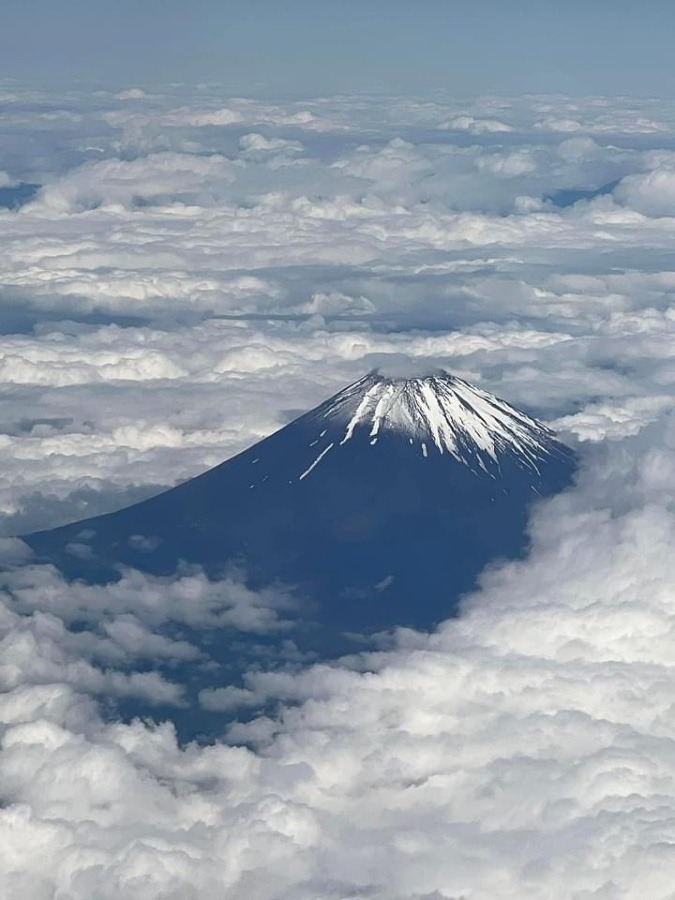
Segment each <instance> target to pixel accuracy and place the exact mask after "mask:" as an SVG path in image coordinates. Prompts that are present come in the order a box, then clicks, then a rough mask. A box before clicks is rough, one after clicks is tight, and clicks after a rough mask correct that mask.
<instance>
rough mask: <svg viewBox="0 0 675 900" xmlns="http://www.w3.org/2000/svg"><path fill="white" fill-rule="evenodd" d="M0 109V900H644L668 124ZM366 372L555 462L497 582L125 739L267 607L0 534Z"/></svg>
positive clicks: (666, 537)
mask: <svg viewBox="0 0 675 900" xmlns="http://www.w3.org/2000/svg"><path fill="white" fill-rule="evenodd" d="M0 104H1V105H2V110H3V117H2V120H1V122H0V138H1V141H0V147H2V151H1V153H0V170H1V171H0V198H4V201H6V206H7V208H6V209H3V210H0V250H1V251H2V252H1V253H0V304H1V309H2V318H1V328H0V392H1V396H2V400H3V404H2V412H1V414H0V447H1V448H2V456H3V471H2V473H1V474H0V516H1V518H0V534H2V535H3V536H4V537H2V538H1V539H0V557H1V558H2V561H3V563H4V566H5V571H4V574H3V575H2V576H1V580H0V601H1V603H0V686H1V687H2V691H3V693H2V695H1V696H0V722H1V723H2V726H1V731H2V739H1V740H2V743H1V749H0V800H1V805H0V882H1V884H2V890H3V892H4V893H3V897H7V898H8V900H15V898H17V900H18V898H21V900H24V898H30V900H54V898H56V900H91V898H96V900H113V898H125V900H126V898H130V900H159V898H167V900H169V898H170V900H198V898H199V900H203V898H222V900H317V898H321V900H324V898H326V900H328V898H331V900H356V898H367V900H460V898H461V900H500V898H504V900H507V898H508V900H512V898H514V897H517V898H519V900H551V898H574V900H590V898H596V900H627V898H630V900H633V898H634V900H638V898H639V900H665V898H669V897H672V896H673V883H674V882H675V553H673V548H675V416H674V415H673V412H672V410H673V398H674V397H675V304H674V303H673V297H674V295H675V107H672V106H667V105H664V104H662V103H659V102H656V101H646V100H645V101H635V100H629V99H626V98H617V99H612V98H609V99H608V98H583V99H575V98H569V97H557V96H556V97H538V96H527V97H520V98H518V99H515V100H511V99H508V98H503V97H485V98H482V99H480V100H477V101H473V102H471V103H458V102H455V101H453V100H452V99H451V98H447V97H445V98H444V97H436V98H434V99H433V100H432V99H428V98H427V99H426V100H424V101H422V100H416V99H406V98H382V97H377V98H370V97H343V98H327V99H315V100H312V101H308V102H303V103H298V102H290V101H289V102H284V103H281V104H279V103H266V102H262V101H260V100H253V99H245V98H231V97H228V96H227V93H226V92H224V91H222V90H221V89H219V88H218V87H216V86H213V85H202V86H200V87H199V88H197V89H190V90H188V89H187V88H183V87H180V86H174V87H172V88H170V89H167V90H166V91H165V92H163V93H162V94H161V95H160V94H150V93H145V92H143V91H142V90H140V89H137V88H129V89H126V90H124V91H121V92H120V93H117V94H115V93H112V92H111V93H106V92H103V91H99V92H97V93H94V94H90V93H84V92H82V93H76V92H73V93H72V94H69V95H64V94H62V93H61V94H59V95H58V97H57V96H52V95H49V94H48V93H41V92H36V91H28V90H18V89H17V88H16V86H12V85H5V87H4V89H3V90H2V92H0ZM25 185H33V186H34V187H32V188H28V189H27V188H25ZM22 186H23V187H22ZM19 198H20V199H19ZM376 366H381V367H383V368H385V369H386V368H388V367H390V368H392V369H396V370H398V371H401V370H405V369H406V367H410V369H411V371H412V370H413V369H420V368H422V369H425V368H426V369H431V368H435V367H438V366H442V367H445V368H447V369H449V370H450V371H452V372H454V373H456V374H458V375H460V376H463V377H465V378H467V379H469V380H470V381H473V382H475V383H477V384H479V385H480V386H481V387H484V388H487V389H488V390H492V391H494V392H495V393H497V394H499V395H501V396H503V397H505V398H506V399H508V400H509V401H511V402H513V403H515V404H516V405H520V406H523V407H525V408H527V409H528V411H531V412H533V413H534V414H535V415H537V416H539V417H540V418H542V419H544V420H545V421H547V422H548V423H549V424H551V425H552V426H553V427H555V428H556V429H558V430H559V431H560V433H561V434H562V436H563V437H564V438H566V439H567V440H568V441H570V442H572V443H574V445H575V446H576V447H577V448H578V449H579V452H580V455H581V460H582V468H581V472H580V475H579V480H578V484H577V485H576V486H575V487H574V488H573V489H572V490H570V491H569V492H567V493H566V494H564V495H562V496H559V497H557V498H555V499H553V500H550V501H548V502H546V503H543V504H541V505H540V506H539V507H538V508H537V509H536V511H535V512H534V514H533V519H532V523H531V534H532V550H531V553H530V555H529V557H528V558H527V559H526V560H523V561H519V562H511V563H504V564H500V565H495V566H494V567H492V568H491V569H490V570H489V571H488V572H486V573H485V574H484V576H483V578H482V580H481V584H480V585H479V586H478V588H477V590H476V591H475V592H474V593H473V594H472V595H471V596H469V597H467V598H466V599H465V602H464V608H463V613H462V615H461V616H460V617H459V618H458V619H453V620H449V621H447V622H445V623H444V624H442V625H441V626H440V627H439V628H438V629H437V630H436V631H435V632H433V633H432V634H421V633H416V632H410V631H406V630H401V631H400V632H398V633H397V634H395V635H392V636H391V637H390V638H389V640H388V641H387V642H386V645H383V649H382V650H381V651H380V652H377V653H368V654H364V655H363V656H361V657H354V658H350V659H346V660H343V661H341V662H340V663H339V664H325V663H324V664H320V665H309V664H307V663H306V662H303V661H302V660H300V659H298V660H297V661H296V662H293V660H292V653H290V651H289V664H288V666H287V667H286V668H285V669H283V670H276V671H264V670H256V671H252V672H251V673H250V674H249V676H248V678H247V679H246V683H245V686H244V688H243V689H239V690H238V692H237V693H236V695H234V694H233V693H232V692H231V691H230V693H229V694H228V695H227V697H228V702H230V701H232V702H233V704H234V705H235V706H236V704H237V703H240V704H242V706H243V707H244V708H246V709H249V710H250V709H251V708H253V709H255V708H256V706H262V705H264V704H267V706H266V708H267V709H268V710H270V709H272V710H274V709H276V712H275V713H274V714H271V715H267V716H260V717H258V718H254V719H253V720H252V721H248V722H244V721H243V719H242V723H241V724H237V725H234V726H233V727H232V728H230V729H229V731H228V732H227V733H226V734H223V736H222V739H221V740H219V741H217V742H215V743H213V744H211V745H208V746H200V745H197V744H193V745H189V746H181V745H180V744H179V742H178V741H177V739H176V735H175V731H174V729H173V726H172V725H171V722H170V721H168V720H164V721H161V720H160V721H158V722H151V721H144V722H143V721H138V720H135V721H124V720H123V719H122V718H121V717H120V716H119V715H118V714H117V712H116V711H117V709H118V705H119V704H120V703H124V701H125V700H128V699H129V698H138V699H142V700H143V701H145V702H150V703H153V702H154V703H157V704H158V705H160V706H161V707H162V708H163V709H164V708H166V707H170V706H171V705H174V706H176V707H179V706H180V705H181V704H182V703H184V702H185V700H184V697H183V691H182V687H181V684H180V681H179V679H173V680H172V679H171V678H169V677H165V676H164V675H159V674H157V673H156V672H154V671H153V663H156V664H157V665H158V666H159V665H160V664H161V666H162V672H164V671H166V670H167V666H168V667H169V669H170V666H171V664H172V663H173V664H175V666H176V667H179V666H181V665H185V664H190V663H191V662H194V664H199V665H204V664H208V660H205V659H204V658H203V650H198V649H197V648H196V647H195V646H194V645H193V644H192V643H191V640H190V634H191V633H194V630H195V629H226V630H228V631H229V632H231V633H234V634H236V632H237V631H242V632H247V633H253V634H265V633H266V632H268V631H270V630H274V629H283V627H284V616H285V612H286V610H287V609H289V607H290V605H292V598H291V596H290V595H289V594H286V593H284V591H283V590H282V589H280V588H279V587H278V586H270V588H269V589H265V590H263V591H253V590H251V589H250V587H249V586H248V585H247V583H246V573H245V572H239V571H233V572H232V573H230V574H229V575H228V577H227V578H225V579H223V580H221V581H217V582H210V581H209V580H208V579H206V578H205V577H204V576H203V574H202V573H200V572H199V571H182V572H178V573H176V577H175V578H168V579H159V578H151V577H149V576H145V575H142V574H141V573H138V572H126V573H125V574H124V576H123V577H122V579H121V580H120V581H119V582H118V583H116V584H114V585H109V586H98V587H95V586H91V585H85V584H79V583H75V584H71V583H68V582H67V580H65V579H64V577H63V576H62V575H61V573H59V572H58V571H57V570H55V569H53V568H51V567H48V566H44V565H38V564H36V563H35V561H34V560H31V558H30V556H29V554H28V552H27V548H26V547H25V545H24V544H22V543H21V542H20V541H19V540H17V539H16V538H15V537H14V536H15V535H19V534H21V533H26V532H28V531H31V530H35V529H39V528H44V527H49V526H50V525H54V524H57V523H61V522H65V521H70V520H74V519H77V518H81V517H85V516H87V515H93V514H96V513H98V512H102V511H106V510H110V509H113V508H116V507H120V506H123V505H125V504H128V503H131V502H133V501H135V500H137V499H140V498H142V497H145V496H148V495H149V494H150V493H153V492H156V491H157V490H159V489H161V488H162V487H165V486H168V485H172V484H175V483H176V482H177V481H180V480H183V479H186V478H188V477H190V476H192V475H194V474H196V473H198V472H200V471H203V470H204V469H205V468H207V467H209V466H211V465H214V464H216V463H218V462H220V461H221V460H223V459H225V458H227V457H229V456H231V455H233V454H234V453H236V452H238V451H240V450H242V449H244V448H245V447H247V446H249V445H250V444H252V443H254V442H255V441H256V440H258V439H260V438H261V437H263V436H265V435H267V434H269V433H270V432H272V431H273V430H275V429H276V428H278V427H280V426H282V425H283V424H285V423H286V422H287V421H290V420H291V419H292V418H293V417H294V416H295V415H296V414H298V413H299V412H301V411H303V410H305V409H308V408H310V407H312V406H314V405H316V404H317V403H318V402H319V401H321V400H323V399H325V398H326V397H327V396H329V395H330V394H331V393H333V392H334V391H335V390H338V389H339V388H341V387H343V386H344V385H345V384H346V383H348V382H349V381H352V380H355V379H356V378H358V377H360V376H361V375H362V374H363V373H364V372H365V371H367V370H369V369H371V368H373V367H376ZM411 602H419V603H423V602H424V597H418V598H412V600H411ZM226 688H227V684H226V683H224V684H223V689H226ZM222 696H223V695H222V694H221V695H220V697H218V696H215V695H213V694H210V695H206V696H203V697H202V703H203V705H204V707H205V708H206V709H209V708H210V705H211V707H212V708H221V707H222ZM274 701H279V704H280V705H279V706H278V707H275V706H274ZM160 718H161V717H160Z"/></svg>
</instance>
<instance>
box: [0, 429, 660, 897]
mask: <svg viewBox="0 0 675 900" xmlns="http://www.w3.org/2000/svg"><path fill="white" fill-rule="evenodd" d="M672 429H673V423H672V421H669V420H668V419H667V418H666V419H663V420H662V421H661V422H660V423H659V425H658V426H654V427H653V429H652V431H651V433H650V434H649V436H646V435H644V434H643V435H642V436H638V437H636V438H629V439H627V442H624V443H622V442H618V443H617V444H616V446H615V448H614V449H612V450H611V451H610V452H609V455H607V454H606V453H605V454H600V455H598V456H595V457H592V458H591V459H593V460H594V461H593V462H592V463H591V464H590V465H589V467H588V468H587V469H586V471H585V473H584V475H583V479H584V481H583V482H582V484H581V486H580V488H579V489H577V490H575V491H573V492H571V493H569V494H568V495H566V496H563V497H560V498H557V499H554V500H553V501H550V502H548V503H546V504H544V505H542V507H541V508H540V509H539V511H538V514H537V517H536V519H535V521H534V523H533V535H534V541H535V542H534V547H533V552H532V555H531V557H530V558H529V559H528V560H526V561H522V562H517V563H510V564H507V565H504V566H501V567H498V568H495V569H493V570H492V571H491V572H489V573H488V574H487V575H486V576H485V578H484V581H483V585H482V589H481V591H480V592H479V593H477V594H475V595H473V596H472V597H470V598H468V599H467V601H466V604H465V610H464V613H463V615H462V617H460V619H457V620H452V621H450V622H447V623H445V624H443V625H442V626H441V627H440V629H439V630H438V631H437V632H435V633H433V634H431V635H423V634H417V633H413V632H402V633H401V634H400V635H399V636H398V640H397V644H396V646H395V647H394V648H393V649H391V650H389V651H383V652H381V653H379V654H372V655H369V656H366V657H364V658H362V659H358V658H355V659H354V660H352V665H351V667H349V668H346V667H345V666H341V667H335V666H331V667H327V666H315V667H313V668H311V669H309V670H307V671H305V672H300V673H299V674H298V675H296V676H291V675H276V676H275V675H273V674H268V675H266V674H264V673H260V674H257V675H256V674H254V675H252V676H251V678H252V680H251V682H250V685H251V686H252V687H255V689H256V690H257V691H258V692H259V693H261V692H266V693H267V694H268V695H271V696H281V697H286V698H287V700H292V701H294V703H295V704H296V705H294V706H292V707H290V708H288V709H287V710H286V712H285V714H284V716H283V718H282V719H281V720H280V721H278V722H276V723H275V722H273V721H270V720H259V721H256V722H253V723H251V724H250V725H247V726H238V727H237V728H236V729H235V730H234V732H233V735H232V737H233V738H234V737H236V736H238V737H239V739H241V738H243V737H246V738H247V739H248V740H249V741H254V743H257V744H258V745H259V749H258V750H257V751H256V752H254V751H253V750H251V749H249V750H245V749H243V748H241V747H236V746H230V745H226V744H222V743H216V744H215V745H212V746H207V747H202V748H200V747H197V746H195V745H190V746H188V747H185V748H182V749H181V748H179V747H178V746H177V745H176V742H175V737H174V735H173V732H172V729H171V727H170V726H168V725H163V726H159V727H154V726H150V725H147V724H145V725H144V724H142V723H141V722H134V723H131V724H128V725H122V724H118V723H111V724H107V725H106V724H103V723H101V722H100V721H97V720H96V719H94V720H92V719H91V718H89V719H82V717H81V713H80V712H78V710H79V709H81V706H80V704H81V703H82V702H83V701H81V700H79V699H78V698H77V696H76V695H75V694H73V693H72V688H70V691H71V692H70V693H68V691H67V690H66V692H65V693H64V688H63V687H61V688H59V689H58V691H56V690H55V688H54V687H49V688H48V687H47V686H46V685H45V686H40V685H37V686H36V687H35V688H34V689H33V691H32V693H31V692H27V691H26V688H25V687H24V686H21V687H18V688H17V691H18V694H17V695H16V696H13V695H12V694H9V695H5V697H4V698H3V699H2V700H1V701H0V712H1V713H2V716H3V718H4V719H5V721H7V722H8V727H7V729H6V732H5V735H4V741H3V749H2V754H1V755H0V766H1V769H2V776H3V777H2V780H3V785H4V790H5V800H6V805H5V807H4V809H3V811H2V815H1V817H0V822H1V825H0V827H2V828H3V829H4V830H5V833H6V834H7V836H8V840H7V841H3V844H2V846H3V851H2V855H1V856H0V865H2V866H3V867H4V869H3V871H4V881H5V884H7V885H9V886H10V891H11V892H13V893H10V896H14V895H17V896H18V891H19V890H23V891H28V892H29V893H30V894H31V895H34V896H41V894H40V892H42V895H44V896H45V897H46V896H49V893H50V892H52V893H53V892H54V891H55V890H56V889H58V890H61V891H62V892H67V893H68V894H69V896H72V897H73V898H78V897H86V896H90V895H91V890H92V885H93V883H94V881H93V879H94V878H95V877H99V876H97V875H96V873H100V871H101V870H103V871H105V873H106V878H105V881H104V882H103V883H102V885H103V886H102V887H101V888H100V889H99V893H100V892H101V890H102V891H103V893H102V896H103V897H106V896H109V897H113V896H125V897H126V896H128V897H134V896H139V897H140V896H144V897H149V898H153V897H157V898H159V897H162V896H166V895H167V894H168V895H170V894H171V893H173V894H175V895H178V896H186V897H191V896H194V897H197V896H199V895H200V894H201V895H202V896H203V895H204V894H206V895H209V894H210V895H218V896H223V897H238V898H242V897H243V898H246V897H256V898H261V897H262V898H280V897H285V896H294V897H307V898H310V897H313V896H318V895H326V894H330V893H332V894H335V895H337V896H364V897H370V898H380V897H387V898H389V897H394V898H397V900H404V898H405V900H409V898H410V900H412V898H415V900H420V898H422V897H430V896H462V895H468V896H474V897H476V898H499V897H504V898H507V897H512V896H514V895H515V894H518V895H519V896H524V897H532V898H538V897H542V898H543V897H550V896H563V895H572V896H574V895H576V896H583V895H584V894H587V895H589V896H590V895H591V894H592V893H598V892H600V893H602V892H604V893H605V894H607V895H608V896H612V894H614V896H631V895H634V896H637V895H638V894H639V895H640V896H642V897H646V898H657V897H661V896H663V892H664V890H667V889H668V885H669V882H670V877H671V874H672V872H671V870H672V866H673V861H672V860H671V858H670V856H669V854H668V852H667V848H666V847H664V841H665V840H666V838H667V835H668V833H669V829H670V828H671V827H672V819H673V808H672V791H670V784H671V781H672V778H673V773H672V752H671V751H672V747H671V744H672V734H671V732H672V729H671V728H670V724H669V710H670V708H671V706H672V702H673V691H674V690H675V686H674V685H673V683H672V678H671V676H670V669H671V666H670V657H671V653H670V647H671V644H672V633H673V627H674V623H675V619H674V618H673V616H674V609H673V605H672V603H671V593H672V591H671V585H672V583H673V577H674V574H675V573H674V572H673V562H672V554H670V553H669V552H668V550H669V548H670V547H671V546H672V542H673V538H674V537H675V519H674V518H673V509H674V507H673V501H674V500H675V497H674V496H673V490H672V485H673V480H672V473H673V471H674V470H675V457H674V456H673V451H672ZM40 652H44V651H42V650H41V649H38V650H34V655H35V656H38V655H39V653H40ZM224 699H225V698H224V697H223V698H222V699H221V698H220V697H218V702H220V703H221V704H222V702H223V701H224ZM207 703H208V700H207ZM38 716H39V717H38ZM68 719H70V720H71V724H70V725H68V724H66V722H67V721H68ZM73 722H74V723H77V724H72V723H73ZM66 773H70V775H69V777H66ZM73 773H74V775H73ZM10 829H11V830H10ZM617 834H619V835H620V834H629V835H630V839H629V840H628V841H618V840H617V837H616V836H617ZM10 835H16V837H11V838H10ZM38 847H39V848H40V852H39V854H38V853H37V852H36V849H35V848H38ZM392 848H394V849H395V851H396V852H394V853H393V852H392ZM99 882H100V877H99Z"/></svg>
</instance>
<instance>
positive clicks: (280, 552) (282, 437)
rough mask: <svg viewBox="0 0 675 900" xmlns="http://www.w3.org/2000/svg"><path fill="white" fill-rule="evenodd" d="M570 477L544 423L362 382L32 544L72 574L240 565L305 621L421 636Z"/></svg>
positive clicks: (447, 385) (392, 381)
mask: <svg viewBox="0 0 675 900" xmlns="http://www.w3.org/2000/svg"><path fill="white" fill-rule="evenodd" d="M573 470H574V455H573V453H572V452H571V451H570V450H569V449H568V448H567V447H565V446H564V445H563V444H561V443H560V442H559V441H558V440H556V438H555V437H554V435H553V434H552V432H551V431H549V429H547V428H546V427H544V426H543V425H541V424H540V423H538V422H536V421H535V420H534V419H532V418H530V417H528V416H526V415H525V414H524V413H522V412H519V411H518V410H516V409H514V408H513V407H512V406H510V405H509V404H508V403H506V402H505V401H503V400H499V399H497V398H496V397H494V396H492V395H491V394H488V393H486V392H485V391H483V390H480V389H478V388H476V387H473V386H471V385H470V384H468V383H467V382H465V381H463V380H462V379H460V378H456V377H454V376H452V375H449V374H447V373H445V372H442V373H439V374H436V375H430V376H425V377H419V378H387V377H384V376H383V375H380V374H378V373H370V374H368V375H366V376H365V377H364V378H361V379H360V380H359V381H357V382H355V383H354V384H352V385H350V386H349V387H347V388H345V389H344V390H343V391H340V392H339V393H338V394H336V395H335V396H334V397H331V398H330V399H329V400H327V401H326V402H324V403H322V404H321V405H320V406H318V407H317V408H316V409H314V410H312V411H310V412H308V413H306V414H305V415H303V416H301V417H300V418H298V419H296V420H295V421H294V422H292V423H291V424H289V425H287V426H286V427H284V428H282V429H281V430H280V431H278V432H276V433H275V434H273V435H271V436H270V437H268V438H266V439H265V440H263V441H261V442H260V443H258V444H256V445H255V446H254V447H251V448H250V449H248V450H246V451H244V452H243V453H240V454H239V455H238V456H235V457H233V458H232V459H230V460H228V461H226V462H224V463H222V464H221V465H219V466H217V467H216V468H214V469H212V470H210V471H208V472H206V473H204V474H203V475H200V476H198V477H197V478H193V479H192V480H190V481H188V482H185V483H184V484H181V485H179V486H178V487H175V488H172V489H171V490H168V491H166V492H165V493H163V494H160V495H158V496H156V497H153V498H151V499H150V500H146V501H144V502H142V503H138V504H136V505H135V506H132V507H129V508H127V509H123V510H120V511H119V512H114V513H111V514H109V515H105V516H99V517H97V518H95V519H90V520H88V521H86V522H79V523H76V524H74V525H67V526H65V527H62V528H58V529H55V530H53V531H48V532H42V533H37V534H33V535H29V536H28V537H27V538H26V539H25V540H26V541H27V543H28V544H29V545H30V546H31V547H32V548H33V549H34V550H35V551H36V553H37V554H38V555H39V556H40V557H42V558H45V559H49V560H51V561H53V562H55V563H56V564H57V565H58V566H59V567H60V568H61V569H62V570H63V571H65V572H66V574H68V575H69V576H72V577H84V578H87V579H89V580H94V581H98V582H102V581H108V580H114V579H116V578H118V577H119V570H120V566H126V567H133V568H136V569H141V570H143V571H146V572H149V573H152V574H158V575H171V574H172V573H174V572H175V571H176V568H177V566H178V565H180V564H181V563H182V562H187V563H193V564H198V565H200V566H202V567H203V568H204V569H205V570H206V572H207V573H208V574H209V575H210V576H211V577H218V576H219V575H221V574H222V573H223V572H225V571H226V570H227V569H228V567H230V566H232V565H236V566H237V567H239V568H240V569H241V570H243V571H245V572H246V573H247V577H248V579H249V583H250V584H251V585H252V586H253V587H263V586H266V585H269V584H271V583H275V582H276V583H278V582H282V583H284V584H286V585H288V586H290V587H291V588H292V589H293V590H294V591H295V592H296V594H297V596H298V597H299V598H303V599H304V600H306V603H307V606H306V608H305V613H304V614H303V616H304V617H303V622H304V624H305V625H307V622H309V621H310V620H312V621H314V620H315V619H316V621H318V622H320V624H321V626H322V627H324V626H325V627H327V628H328V629H329V630H330V631H331V632H334V633H338V632H339V633H341V632H359V633H363V632H372V631H375V630H377V629H383V628H388V627H392V626H395V625H410V626H415V627H428V626H430V625H432V624H433V623H434V622H436V621H438V620H441V619H443V618H446V617H447V616H448V615H451V614H452V613H453V611H454V610H455V608H456V604H457V600H458V598H459V596H460V595H461V594H462V593H463V592H465V591H467V590H469V589H470V588H471V587H472V586H473V585H474V584H475V580H476V577H477V576H478V574H479V573H480V571H481V569H482V568H483V567H484V566H485V565H486V564H487V563H489V562H491V561H492V560H494V559H495V558H496V557H502V556H514V555H517V554H519V553H521V552H522V551H523V550H524V548H525V545H526V523H527V516H528V511H529V508H530V505H531V503H532V501H533V500H535V499H536V498H537V497H539V496H545V495H548V494H552V493H555V492H556V491H559V490H561V489H562V488H563V487H565V486H566V485H567V484H569V482H570V480H571V477H572V474H573Z"/></svg>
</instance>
